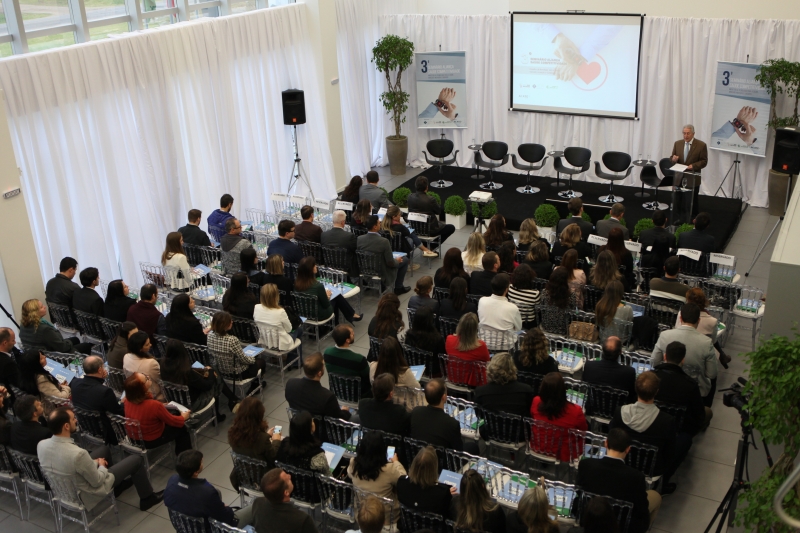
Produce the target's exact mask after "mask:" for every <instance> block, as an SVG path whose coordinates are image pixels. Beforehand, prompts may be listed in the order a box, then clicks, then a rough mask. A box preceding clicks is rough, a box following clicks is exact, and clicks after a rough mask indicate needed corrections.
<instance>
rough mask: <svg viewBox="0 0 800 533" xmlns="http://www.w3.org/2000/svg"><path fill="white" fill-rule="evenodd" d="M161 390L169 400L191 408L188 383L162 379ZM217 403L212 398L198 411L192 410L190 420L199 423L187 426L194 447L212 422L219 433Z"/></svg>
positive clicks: (195, 447)
mask: <svg viewBox="0 0 800 533" xmlns="http://www.w3.org/2000/svg"><path fill="white" fill-rule="evenodd" d="M161 390H162V391H164V396H166V397H167V400H168V401H170V402H175V403H177V404H180V405H182V406H184V407H186V408H187V409H191V407H192V398H191V396H190V394H189V387H187V386H186V385H178V384H177V383H170V382H169V381H162V382H161ZM215 403H216V400H215V399H214V398H211V401H209V402H208V403H207V404H206V405H205V407H202V408H200V409H198V410H197V411H192V414H191V416H190V417H189V420H197V421H198V423H197V424H196V425H194V426H191V427H190V426H186V428H187V429H188V430H189V436H190V437H191V438H192V448H194V449H197V434H198V433H200V432H201V431H202V430H204V429H205V428H207V427H208V426H210V425H211V424H213V425H214V429H215V430H216V433H217V435H219V428H218V427H217V415H216V413H215V412H214V404H215Z"/></svg>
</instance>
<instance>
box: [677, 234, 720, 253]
mask: <svg viewBox="0 0 800 533" xmlns="http://www.w3.org/2000/svg"><path fill="white" fill-rule="evenodd" d="M678 248H689V249H691V250H700V251H701V252H703V253H704V254H710V253H714V251H716V245H715V244H714V237H713V236H711V235H709V234H708V233H706V232H705V231H698V230H696V229H691V230H689V231H684V232H683V233H681V234H680V236H679V237H678Z"/></svg>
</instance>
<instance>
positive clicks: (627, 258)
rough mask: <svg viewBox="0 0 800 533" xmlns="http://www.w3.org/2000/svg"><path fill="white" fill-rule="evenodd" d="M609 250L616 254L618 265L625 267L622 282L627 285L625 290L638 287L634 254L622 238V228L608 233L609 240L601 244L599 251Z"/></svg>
mask: <svg viewBox="0 0 800 533" xmlns="http://www.w3.org/2000/svg"><path fill="white" fill-rule="evenodd" d="M606 250H608V251H609V252H611V253H612V254H613V255H614V259H616V261H617V266H618V267H625V268H624V269H621V270H622V283H623V284H624V285H625V290H628V291H630V290H633V289H634V288H636V273H635V272H634V271H633V254H631V253H630V251H628V249H627V248H625V241H624V240H623V238H622V230H621V229H620V228H612V229H611V231H610V232H609V233H608V242H606V244H605V245H603V246H601V247H600V249H599V250H598V252H600V253H602V252H605V251H606Z"/></svg>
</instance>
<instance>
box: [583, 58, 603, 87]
mask: <svg viewBox="0 0 800 533" xmlns="http://www.w3.org/2000/svg"><path fill="white" fill-rule="evenodd" d="M599 75H600V63H598V62H596V61H592V62H591V63H582V64H581V66H579V67H578V76H580V78H581V79H582V80H583V83H585V84H586V85H589V84H590V83H591V82H592V81H593V80H594V79H595V78H596V77H597V76H599Z"/></svg>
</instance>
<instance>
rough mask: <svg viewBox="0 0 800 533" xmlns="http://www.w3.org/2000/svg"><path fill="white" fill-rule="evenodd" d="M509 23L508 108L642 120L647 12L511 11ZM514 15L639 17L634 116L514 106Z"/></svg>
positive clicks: (553, 113)
mask: <svg viewBox="0 0 800 533" xmlns="http://www.w3.org/2000/svg"><path fill="white" fill-rule="evenodd" d="M508 14H509V17H508V23H509V24H510V28H509V29H510V31H509V35H510V36H511V42H510V47H509V49H510V54H509V64H510V72H509V82H510V83H509V87H508V103H509V105H508V110H509V111H518V112H519V111H521V112H524V113H547V114H549V115H572V116H577V117H597V118H610V119H618V120H640V117H639V84H640V77H641V70H642V34H643V33H644V18H645V17H646V16H647V14H645V13H586V12H569V11H509V12H508ZM514 15H578V16H586V15H592V16H601V17H609V16H614V17H639V54H638V60H637V61H638V64H637V67H638V68H637V69H636V102H635V105H634V112H633V116H632V117H620V116H618V115H599V114H596V113H575V112H569V111H543V110H541V109H522V108H516V107H514Z"/></svg>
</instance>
